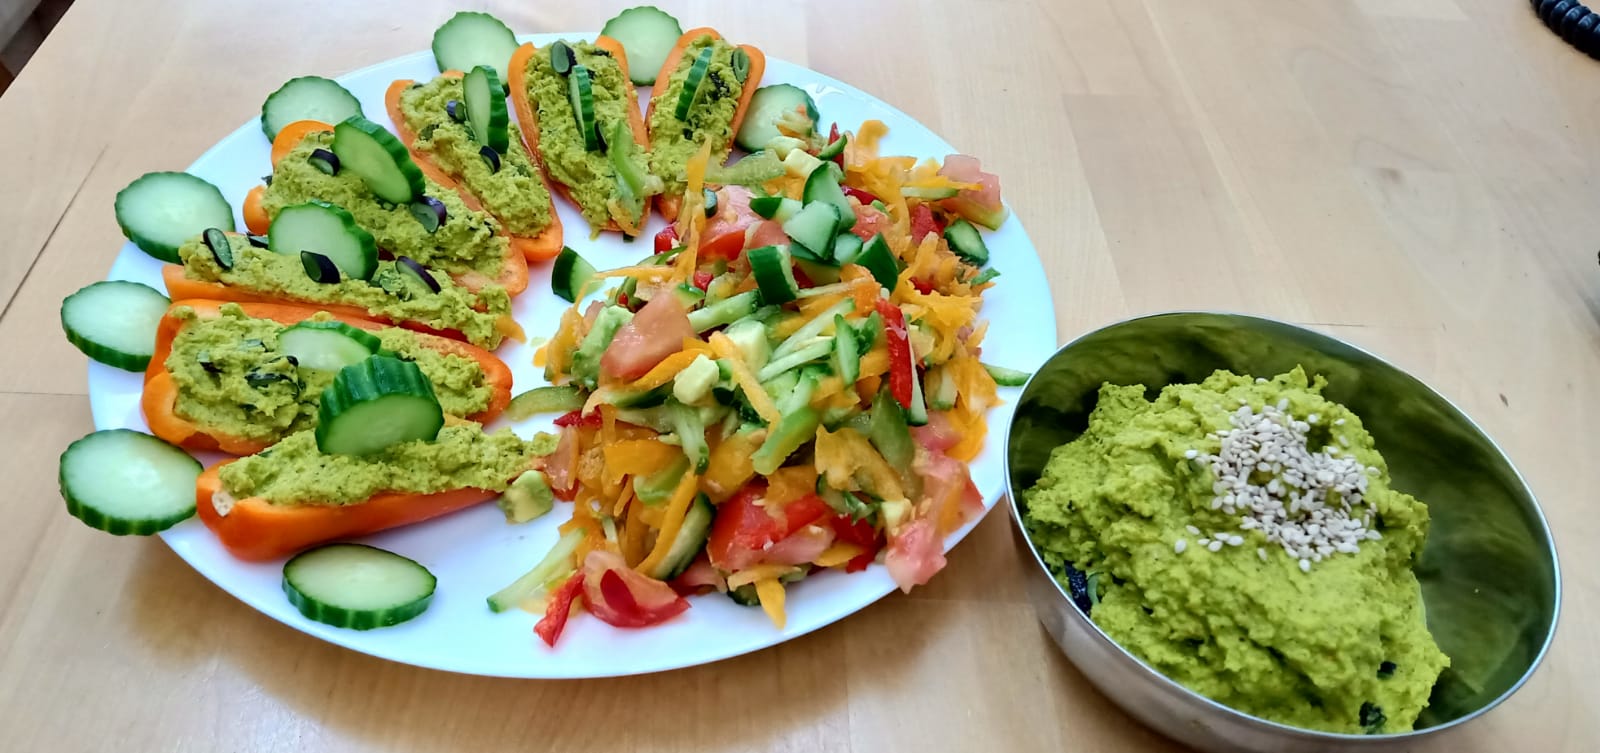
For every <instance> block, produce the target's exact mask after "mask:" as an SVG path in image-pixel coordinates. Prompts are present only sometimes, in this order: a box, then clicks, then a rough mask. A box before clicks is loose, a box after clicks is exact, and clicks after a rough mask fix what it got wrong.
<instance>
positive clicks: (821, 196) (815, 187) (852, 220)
mask: <svg viewBox="0 0 1600 753" xmlns="http://www.w3.org/2000/svg"><path fill="white" fill-rule="evenodd" d="M834 169H835V168H834V165H833V163H831V162H824V163H822V164H821V165H819V166H817V168H816V169H815V170H812V171H811V174H810V175H808V176H806V185H805V188H804V189H803V190H802V191H801V194H800V195H801V197H802V198H804V199H805V202H806V203H807V204H811V203H813V202H818V201H820V202H825V203H828V204H832V205H833V206H834V207H835V208H837V209H838V210H839V232H844V231H846V230H849V229H850V228H852V227H855V224H856V210H855V209H854V208H853V207H851V206H850V202H849V201H847V200H846V199H845V198H844V190H843V189H841V188H839V176H837V175H835V174H834V172H833V171H834ZM813 249H814V250H817V251H822V252H824V253H826V251H828V250H831V249H820V248H816V247H813Z"/></svg>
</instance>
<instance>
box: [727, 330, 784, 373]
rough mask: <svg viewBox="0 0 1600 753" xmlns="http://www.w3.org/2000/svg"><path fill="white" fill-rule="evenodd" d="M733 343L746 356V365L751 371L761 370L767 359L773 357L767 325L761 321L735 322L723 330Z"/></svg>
mask: <svg viewBox="0 0 1600 753" xmlns="http://www.w3.org/2000/svg"><path fill="white" fill-rule="evenodd" d="M723 334H725V335H727V336H728V339H729V340H732V341H733V344H734V345H736V346H738V348H739V354H740V355H742V356H744V362H745V365H747V366H749V367H750V370H751V371H760V370H761V367H763V366H766V365H767V359H769V358H771V357H772V345H771V343H769V342H768V341H767V327H766V325H764V324H762V323H761V322H758V321H754V320H749V321H741V322H737V323H735V324H734V325H733V326H731V327H729V328H728V329H727V330H725V331H724V332H723Z"/></svg>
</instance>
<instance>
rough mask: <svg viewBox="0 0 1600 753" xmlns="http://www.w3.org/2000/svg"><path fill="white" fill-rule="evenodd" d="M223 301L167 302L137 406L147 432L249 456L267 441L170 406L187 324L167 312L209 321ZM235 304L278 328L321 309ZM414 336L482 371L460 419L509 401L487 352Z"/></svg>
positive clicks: (502, 372)
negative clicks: (483, 396)
mask: <svg viewBox="0 0 1600 753" xmlns="http://www.w3.org/2000/svg"><path fill="white" fill-rule="evenodd" d="M174 297H175V298H177V297H176V296H174ZM223 303H224V301H214V300H182V299H178V300H176V302H174V303H173V304H172V308H169V309H168V310H167V315H166V316H163V317H162V318H161V323H160V324H159V325H158V326H157V329H156V349H155V354H154V355H153V356H151V358H150V366H149V367H147V368H146V369H145V372H144V394H143V395H142V398H141V400H140V404H141V406H142V407H143V409H144V416H145V421H146V422H148V423H149V424H150V431H151V433H153V434H155V435H156V436H158V437H160V438H162V439H164V440H166V441H168V442H171V443H173V444H175V445H179V446H181V447H187V448H189V449H193V450H220V451H222V452H226V453H230V454H233V455H250V454H253V453H257V452H260V451H262V450H264V449H266V448H267V447H268V446H269V445H270V444H272V442H271V441H270V440H261V439H248V438H245V437H238V436H233V435H230V434H228V433H227V432H226V431H223V430H221V429H218V428H215V427H208V426H203V425H200V424H196V423H194V422H193V421H190V420H189V419H186V418H183V417H182V416H179V415H178V414H177V412H176V410H175V406H176V405H177V401H178V385H177V383H176V381H174V379H173V377H172V374H171V373H170V372H169V371H167V357H168V356H170V355H171V354H172V343H173V341H174V340H175V339H176V338H177V336H178V334H179V333H180V332H182V331H183V328H184V327H185V326H186V325H187V322H186V321H184V320H183V319H179V318H178V317H176V316H175V315H174V314H173V310H175V309H176V308H177V307H179V306H187V307H188V308H190V309H193V310H194V312H195V314H196V315H197V316H198V317H199V318H201V319H214V318H217V317H220V316H221V315H222V306H223ZM239 308H241V309H243V311H244V313H245V315H247V316H249V317H251V318H253V319H270V320H272V321H274V322H277V323H279V324H282V325H284V326H290V325H294V324H298V323H299V322H302V321H305V320H307V319H309V318H311V317H312V316H313V315H315V314H317V313H318V312H320V311H324V310H326V309H324V308H315V307H308V306H292V305H287V304H281V303H241V304H239ZM329 313H332V312H329ZM334 316H335V318H336V319H338V320H339V321H341V322H344V323H345V324H348V325H350V326H352V327H357V328H359V329H363V330H367V331H369V332H372V331H378V330H381V329H383V328H384V325H383V324H380V323H378V322H374V321H371V320H369V319H362V318H358V317H352V316H342V315H339V314H335V315H334ZM416 338H417V342H418V344H420V345H421V346H422V347H424V348H428V349H429V350H433V351H436V352H438V353H441V354H446V355H456V356H461V357H463V358H469V359H471V360H472V361H473V362H475V363H476V364H477V365H478V368H479V369H481V370H482V371H483V376H484V383H485V384H487V385H488V387H489V390H490V396H489V404H488V406H486V407H485V408H484V409H483V410H481V411H478V412H477V413H474V414H472V415H470V416H464V418H466V419H468V420H470V421H477V422H479V423H486V422H488V421H492V420H494V419H495V417H497V416H499V415H500V413H501V412H502V411H504V410H505V409H506V406H507V405H509V404H510V403H511V369H510V368H509V367H507V366H506V364H505V362H503V361H501V360H500V359H499V358H496V357H495V355H494V354H493V353H490V352H489V351H486V350H484V349H482V348H479V347H475V346H472V345H468V344H466V343H463V342H458V341H456V340H450V339H446V338H443V337H439V336H436V335H428V334H418V335H416Z"/></svg>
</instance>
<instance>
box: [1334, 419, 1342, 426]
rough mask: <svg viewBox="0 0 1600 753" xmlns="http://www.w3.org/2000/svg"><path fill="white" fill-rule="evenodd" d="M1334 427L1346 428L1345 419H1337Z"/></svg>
mask: <svg viewBox="0 0 1600 753" xmlns="http://www.w3.org/2000/svg"><path fill="white" fill-rule="evenodd" d="M1333 425H1334V426H1344V419H1342V418H1339V419H1335V420H1334V422H1333Z"/></svg>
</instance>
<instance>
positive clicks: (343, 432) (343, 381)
mask: <svg viewBox="0 0 1600 753" xmlns="http://www.w3.org/2000/svg"><path fill="white" fill-rule="evenodd" d="M443 427H444V410H443V409H441V408H440V407H439V399H438V398H437V397H435V396H434V394H433V384H432V383H430V382H429V381H428V378H427V377H426V376H424V375H423V373H422V369H420V368H418V367H417V365H416V364H414V363H412V362H410V361H402V360H400V359H398V358H390V357H388V356H372V357H371V358H368V359H366V360H364V361H361V362H360V363H357V364H355V365H352V366H346V367H344V368H343V369H340V370H339V375H338V376H336V377H334V378H333V384H332V385H330V386H329V387H328V389H326V390H323V392H322V405H321V408H320V411H319V413H318V416H317V429H316V432H317V449H318V450H320V451H322V452H324V453H327V454H338V455H370V454H373V453H375V452H380V451H382V450H384V449H385V448H388V447H391V446H393V445H397V444H400V443H402V442H411V441H415V440H418V439H421V440H427V441H432V440H433V439H434V438H436V437H438V436H439V429H441V428H443Z"/></svg>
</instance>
